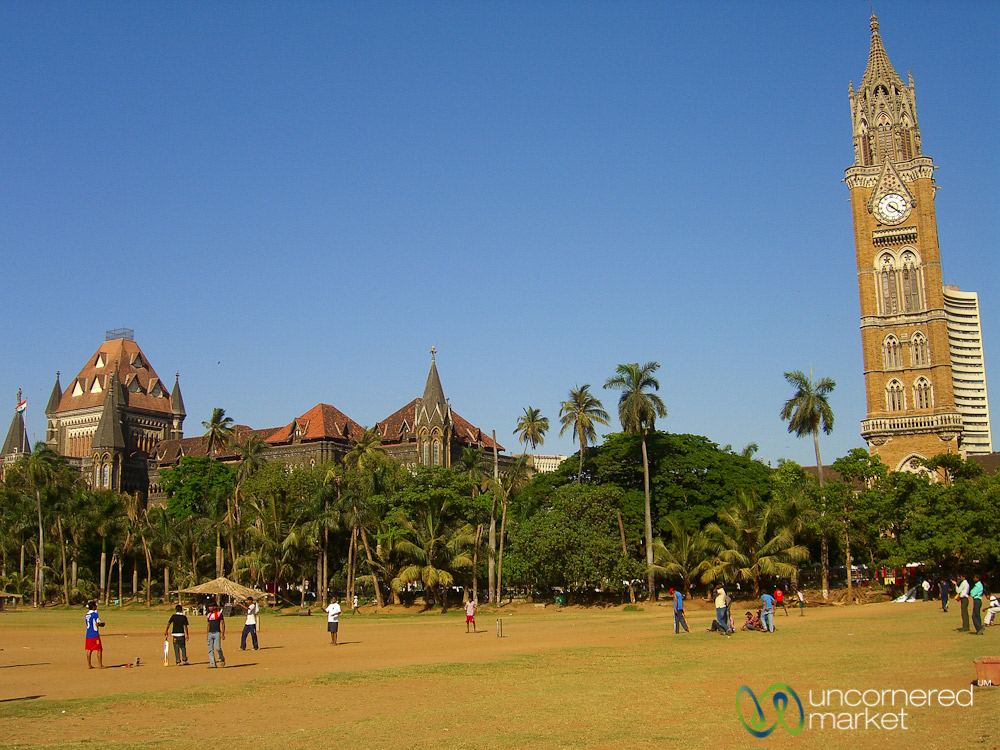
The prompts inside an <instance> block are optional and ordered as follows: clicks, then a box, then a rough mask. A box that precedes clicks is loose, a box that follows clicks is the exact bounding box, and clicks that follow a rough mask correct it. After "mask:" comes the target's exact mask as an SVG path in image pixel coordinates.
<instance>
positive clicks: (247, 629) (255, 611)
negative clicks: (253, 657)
mask: <svg viewBox="0 0 1000 750" xmlns="http://www.w3.org/2000/svg"><path fill="white" fill-rule="evenodd" d="M246 605H247V621H246V622H245V623H244V624H243V634H242V635H241V636H240V651H246V650H247V636H250V640H251V642H252V643H253V650H254V651H256V650H257V617H258V615H259V614H260V607H258V606H257V602H255V601H254V600H253V597H252V596H248V597H247V600H246Z"/></svg>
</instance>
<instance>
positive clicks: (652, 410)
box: [604, 362, 667, 600]
mask: <svg viewBox="0 0 1000 750" xmlns="http://www.w3.org/2000/svg"><path fill="white" fill-rule="evenodd" d="M659 368H660V364H659V362H647V363H646V364H644V365H642V366H641V367H640V366H639V363H638V362H633V363H631V364H623V365H618V367H617V368H616V369H615V372H616V374H615V375H614V376H612V377H610V378H608V379H607V382H605V383H604V387H605V388H611V389H613V390H616V391H621V392H622V395H621V397H620V398H619V399H618V418H619V420H620V421H621V423H622V429H623V430H625V432H627V433H629V434H630V435H638V436H639V439H640V440H641V442H642V479H643V489H644V490H645V495H646V567H647V568H649V569H650V570H649V571H648V572H647V576H646V577H647V583H648V584H649V598H650V599H651V600H652V599H655V598H656V578H655V577H654V576H653V572H652V566H653V509H652V501H651V499H650V492H649V456H648V455H647V453H646V433H647V432H649V431H650V430H654V429H656V418H657V417H666V416H667V407H666V406H665V405H664V404H663V400H662V399H661V398H660V397H659V396H657V395H656V394H655V393H652V392H651V391H658V390H660V383H659V381H658V380H657V379H656V378H655V377H653V373H655V372H656V371H657V370H658V369H659Z"/></svg>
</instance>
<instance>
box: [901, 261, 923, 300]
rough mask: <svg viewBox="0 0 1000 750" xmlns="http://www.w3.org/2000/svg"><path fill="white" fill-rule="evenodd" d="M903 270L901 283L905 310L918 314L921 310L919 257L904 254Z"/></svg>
mask: <svg viewBox="0 0 1000 750" xmlns="http://www.w3.org/2000/svg"><path fill="white" fill-rule="evenodd" d="M902 260H903V270H902V273H901V277H902V278H901V281H902V286H903V310H904V311H905V312H916V311H917V310H920V309H921V307H922V305H921V303H920V286H921V285H920V267H919V263H918V261H917V256H916V255H914V254H913V253H911V252H909V251H906V252H904V253H903V258H902Z"/></svg>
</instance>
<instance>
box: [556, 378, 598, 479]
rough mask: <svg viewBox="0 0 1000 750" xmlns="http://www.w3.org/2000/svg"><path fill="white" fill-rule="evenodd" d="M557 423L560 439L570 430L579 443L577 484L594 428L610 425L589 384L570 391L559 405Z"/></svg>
mask: <svg viewBox="0 0 1000 750" xmlns="http://www.w3.org/2000/svg"><path fill="white" fill-rule="evenodd" d="M559 423H560V424H561V425H562V429H560V430H559V436H560V437H562V435H563V433H564V432H566V430H571V434H572V435H573V437H575V438H576V439H577V440H579V441H580V470H579V471H578V472H577V475H576V481H577V482H578V483H579V482H580V481H581V479H582V477H583V454H584V452H585V451H586V450H587V445H588V444H589V443H591V442H592V441H594V440H596V439H597V427H596V426H597V425H599V424H602V425H605V426H607V425H609V424H610V422H609V421H608V413H607V412H606V411H604V405H603V404H602V403H601V401H600V399H598V398H597V397H595V396H594V394H592V393H591V392H590V384H589V383H584V384H583V385H582V386H581V385H578V386H576V387H575V388H571V389H570V391H569V399H567V400H566V401H563V402H562V403H561V404H560V405H559Z"/></svg>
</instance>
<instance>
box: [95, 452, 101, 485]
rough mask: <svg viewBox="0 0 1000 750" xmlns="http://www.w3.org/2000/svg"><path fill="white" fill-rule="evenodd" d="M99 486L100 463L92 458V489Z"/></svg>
mask: <svg viewBox="0 0 1000 750" xmlns="http://www.w3.org/2000/svg"><path fill="white" fill-rule="evenodd" d="M100 486H101V465H100V464H99V463H97V460H96V459H95V460H94V489H97V488H98V487H100Z"/></svg>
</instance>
